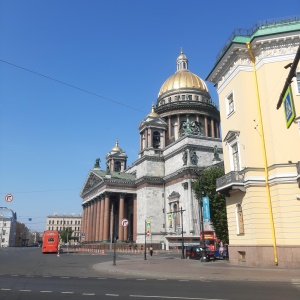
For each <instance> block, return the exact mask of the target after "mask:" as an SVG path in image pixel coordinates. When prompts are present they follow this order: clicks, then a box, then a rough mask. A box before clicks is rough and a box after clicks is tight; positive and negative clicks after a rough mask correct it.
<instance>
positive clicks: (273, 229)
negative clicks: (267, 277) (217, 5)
mask: <svg viewBox="0 0 300 300" xmlns="http://www.w3.org/2000/svg"><path fill="white" fill-rule="evenodd" d="M246 45H247V49H248V52H249V55H250V58H251V63H252V67H253V74H254V82H255V91H256V100H257V109H258V117H259V126H260V128H261V144H262V148H263V149H262V150H263V159H264V169H265V179H266V188H267V197H268V206H269V215H270V222H271V230H272V239H273V251H274V263H275V265H276V266H277V265H278V257H277V246H276V235H275V226H274V218H273V211H272V201H271V193H270V186H269V171H268V161H267V152H266V143H265V135H264V127H263V122H262V115H261V106H260V97H259V89H258V80H257V73H256V68H255V58H254V56H253V53H252V51H251V48H250V43H249V42H248V43H246Z"/></svg>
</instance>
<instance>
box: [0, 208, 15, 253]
mask: <svg viewBox="0 0 300 300" xmlns="http://www.w3.org/2000/svg"><path fill="white" fill-rule="evenodd" d="M16 221H17V214H16V213H15V212H13V211H12V210H11V209H9V208H7V207H0V247H14V246H15V245H16V229H17V225H16V223H17V222H16Z"/></svg>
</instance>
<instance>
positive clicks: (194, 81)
mask: <svg viewBox="0 0 300 300" xmlns="http://www.w3.org/2000/svg"><path fill="white" fill-rule="evenodd" d="M181 88H192V89H200V90H203V91H206V92H208V89H207V86H206V84H205V82H204V81H203V80H202V79H201V78H200V77H198V76H197V75H195V74H194V73H192V72H190V71H189V70H180V71H177V72H176V73H175V74H173V75H172V76H170V77H169V78H168V79H167V80H166V81H165V82H164V84H163V85H162V86H161V88H160V90H159V93H158V97H159V96H160V95H162V94H164V93H166V92H169V91H171V90H177V89H181Z"/></svg>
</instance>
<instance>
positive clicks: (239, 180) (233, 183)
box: [216, 171, 246, 197]
mask: <svg viewBox="0 0 300 300" xmlns="http://www.w3.org/2000/svg"><path fill="white" fill-rule="evenodd" d="M244 175H245V174H244V171H232V172H229V173H227V174H225V175H224V176H222V177H220V178H218V179H217V189H216V191H217V192H219V193H220V194H222V195H225V196H226V197H230V194H229V191H231V190H240V191H242V192H245V191H246V190H245V186H244Z"/></svg>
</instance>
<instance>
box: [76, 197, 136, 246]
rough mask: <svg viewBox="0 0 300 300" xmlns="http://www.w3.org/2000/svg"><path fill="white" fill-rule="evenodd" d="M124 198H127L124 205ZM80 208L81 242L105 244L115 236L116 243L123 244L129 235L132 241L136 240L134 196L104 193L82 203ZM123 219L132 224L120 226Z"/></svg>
mask: <svg viewBox="0 0 300 300" xmlns="http://www.w3.org/2000/svg"><path fill="white" fill-rule="evenodd" d="M125 196H127V198H126V203H125ZM82 208H83V212H82V236H84V238H83V239H82V241H83V242H88V243H89V242H90V243H95V242H96V243H97V242H104V243H105V242H109V241H110V240H111V239H114V238H116V236H118V242H125V241H127V240H128V237H129V235H132V241H135V240H136V231H137V229H136V224H137V203H136V194H131V195H130V197H128V194H124V193H109V192H106V193H103V194H101V195H99V196H97V197H95V198H93V199H92V200H89V201H88V202H86V203H84V204H83V205H82ZM131 214H132V216H133V217H132V218H131V217H130V215H131ZM129 217H130V221H129V220H128V219H129ZM124 219H127V220H128V221H129V222H131V223H132V224H128V225H127V226H122V224H121V222H122V220H124ZM129 231H130V232H129Z"/></svg>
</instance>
